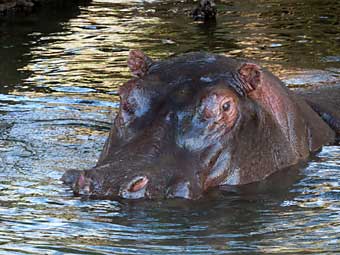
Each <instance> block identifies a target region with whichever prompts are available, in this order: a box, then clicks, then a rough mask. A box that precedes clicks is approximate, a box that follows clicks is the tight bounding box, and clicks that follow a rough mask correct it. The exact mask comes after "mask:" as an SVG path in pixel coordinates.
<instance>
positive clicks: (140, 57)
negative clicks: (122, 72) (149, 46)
mask: <svg viewBox="0 0 340 255" xmlns="http://www.w3.org/2000/svg"><path fill="white" fill-rule="evenodd" d="M127 63H128V66H129V68H130V71H131V73H132V75H133V76H135V77H139V78H141V77H143V76H144V75H145V74H146V73H147V71H148V69H149V67H150V66H151V64H152V60H151V58H149V57H148V56H146V55H145V54H144V52H142V51H140V50H131V51H130V53H129V58H128V61H127Z"/></svg>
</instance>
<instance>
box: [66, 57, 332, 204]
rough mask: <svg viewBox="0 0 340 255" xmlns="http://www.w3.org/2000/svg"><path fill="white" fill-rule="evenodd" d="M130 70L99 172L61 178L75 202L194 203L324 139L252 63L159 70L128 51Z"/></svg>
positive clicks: (298, 105)
mask: <svg viewBox="0 0 340 255" xmlns="http://www.w3.org/2000/svg"><path fill="white" fill-rule="evenodd" d="M128 65H129V67H130V69H131V72H132V74H133V76H134V78H132V79H131V80H129V81H128V82H127V83H125V84H124V85H122V86H121V88H120V90H119V95H120V108H119V112H118V114H117V116H116V118H115V120H114V123H113V127H112V129H111V132H110V135H109V138H108V140H107V142H106V144H105V146H104V149H103V151H102V154H101V156H100V158H99V160H98V162H97V165H96V166H95V167H94V168H93V169H90V170H84V171H75V170H70V171H67V172H66V173H65V174H64V176H63V178H62V179H63V181H64V182H65V183H67V184H69V185H71V187H72V189H73V190H74V192H75V193H76V194H84V195H90V196H96V197H116V196H119V197H122V198H128V199H136V198H151V199H158V198H173V197H181V198H188V199H197V198H200V197H201V196H202V195H203V194H204V192H206V191H207V190H208V189H210V188H213V187H217V186H220V185H241V184H247V183H251V182H256V181H260V180H263V179H264V178H266V177H267V176H269V175H270V174H272V173H273V172H275V171H277V170H280V169H283V168H286V167H288V166H291V165H293V164H296V163H298V162H299V161H300V160H301V159H305V158H307V157H308V155H309V153H310V152H311V151H315V150H317V149H319V148H320V146H321V145H322V144H324V143H326V142H327V141H328V140H330V139H332V135H333V134H332V133H331V131H329V132H328V133H327V132H326V133H325V132H324V133H323V134H322V135H318V134H317V133H318V132H314V133H316V134H315V135H314V133H313V131H314V130H316V129H319V128H320V127H322V128H324V127H323V126H322V125H324V124H323V123H322V121H321V120H319V119H318V118H317V116H314V115H313V114H314V113H313V112H312V110H310V109H309V108H308V106H307V105H305V104H304V102H302V101H299V100H298V99H297V98H296V97H295V96H294V95H292V94H291V93H290V92H289V90H288V89H287V88H286V87H285V86H284V85H283V83H282V82H280V80H279V79H278V78H276V77H275V76H274V75H272V74H271V73H270V72H268V71H266V70H265V69H263V68H261V67H260V66H258V65H257V64H255V63H252V62H249V61H246V60H235V59H231V58H227V57H225V56H221V55H215V54H208V53H202V52H200V53H188V54H184V55H182V56H179V57H174V58H170V59H168V60H164V61H158V62H157V61H152V60H151V59H150V58H148V57H147V56H145V55H144V53H142V52H141V51H131V52H130V55H129V59H128ZM306 116H307V117H306ZM320 125H321V126H320ZM312 133H313V136H312V135H311V134H312Z"/></svg>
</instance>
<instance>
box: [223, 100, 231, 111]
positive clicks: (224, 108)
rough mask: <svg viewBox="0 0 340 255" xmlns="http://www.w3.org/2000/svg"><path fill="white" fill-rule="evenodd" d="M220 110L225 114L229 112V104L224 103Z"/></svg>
mask: <svg viewBox="0 0 340 255" xmlns="http://www.w3.org/2000/svg"><path fill="white" fill-rule="evenodd" d="M222 109H223V111H225V112H227V111H229V110H230V102H225V103H224V104H223V105H222Z"/></svg>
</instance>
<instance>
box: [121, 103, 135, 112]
mask: <svg viewBox="0 0 340 255" xmlns="http://www.w3.org/2000/svg"><path fill="white" fill-rule="evenodd" d="M122 108H123V110H124V111H126V112H127V113H129V114H134V112H135V108H136V107H135V105H133V104H131V103H129V102H124V103H123V104H122Z"/></svg>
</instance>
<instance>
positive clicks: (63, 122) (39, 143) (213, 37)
mask: <svg viewBox="0 0 340 255" xmlns="http://www.w3.org/2000/svg"><path fill="white" fill-rule="evenodd" d="M191 8H192V5H191V4H190V2H187V1H170V0H169V1H167V0H162V1H151V0H150V1H118V0H111V1H109V0H97V1H93V2H92V3H91V4H90V5H85V6H82V7H80V10H77V9H76V8H68V9H67V11H66V10H63V11H60V10H57V9H56V10H53V11H52V12H49V13H39V14H36V15H33V16H27V17H25V16H24V17H21V18H18V19H15V18H10V19H6V20H0V254H340V183H339V180H340V147H335V146H328V147H325V148H324V149H323V150H322V151H321V152H320V153H319V154H318V155H317V156H316V157H315V158H313V159H312V160H311V161H310V163H309V164H308V165H306V166H305V167H302V168H301V169H299V170H298V171H292V172H290V173H284V174H283V175H281V176H278V177H276V178H274V179H273V180H272V181H271V182H269V183H265V184H261V185H258V187H256V188H255V191H256V192H255V191H253V190H248V191H244V193H235V192H230V191H228V192H227V191H225V192H222V194H221V193H214V194H209V195H208V196H207V198H205V199H203V200H201V201H198V202H197V201H196V202H192V201H191V202H190V201H162V202H147V201H139V202H132V203H131V202H129V203H128V202H124V201H98V200H82V199H80V198H75V197H73V196H72V194H71V192H70V191H69V190H68V189H66V188H65V187H64V186H63V185H62V184H61V182H60V181H59V178H60V177H61V175H62V173H63V171H65V170H66V169H70V168H81V169H83V168H88V167H91V166H93V165H94V164H95V162H96V159H97V158H98V155H99V153H100V150H101V148H102V146H103V143H104V141H105V138H106V136H107V134H108V131H109V127H110V123H111V120H112V115H113V114H114V112H115V111H116V110H117V107H118V101H117V99H118V97H117V93H116V91H117V88H118V87H119V86H120V85H121V84H122V83H123V82H124V81H126V80H127V79H129V77H130V74H129V72H128V69H127V66H126V58H127V55H128V51H129V49H133V48H139V49H143V50H144V51H145V52H146V53H147V54H149V55H150V56H151V57H153V58H155V59H157V58H165V57H167V56H170V55H173V54H179V53H183V52H189V51H197V50H205V51H211V52H216V53H223V54H226V55H230V56H235V57H248V58H253V59H256V60H258V61H260V62H261V63H262V64H263V65H264V66H266V67H268V68H269V69H271V70H272V71H273V72H274V73H276V74H277V75H278V76H279V77H281V78H282V79H283V80H284V81H285V82H286V83H287V84H288V85H289V86H292V87H296V86H310V85H323V84H339V83H340V20H339V19H340V3H339V1H336V0H333V1H312V0H308V1H307V0H305V1H279V0H275V1H274V0H271V1H260V0H257V1H255V0H253V1H250V0H249V1H243V0H242V1H219V2H218V10H219V16H218V20H217V23H216V24H210V25H209V26H203V25H202V24H200V23H195V22H193V21H192V20H191V19H190V18H188V16H187V13H188V11H189V10H190V9H191Z"/></svg>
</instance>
